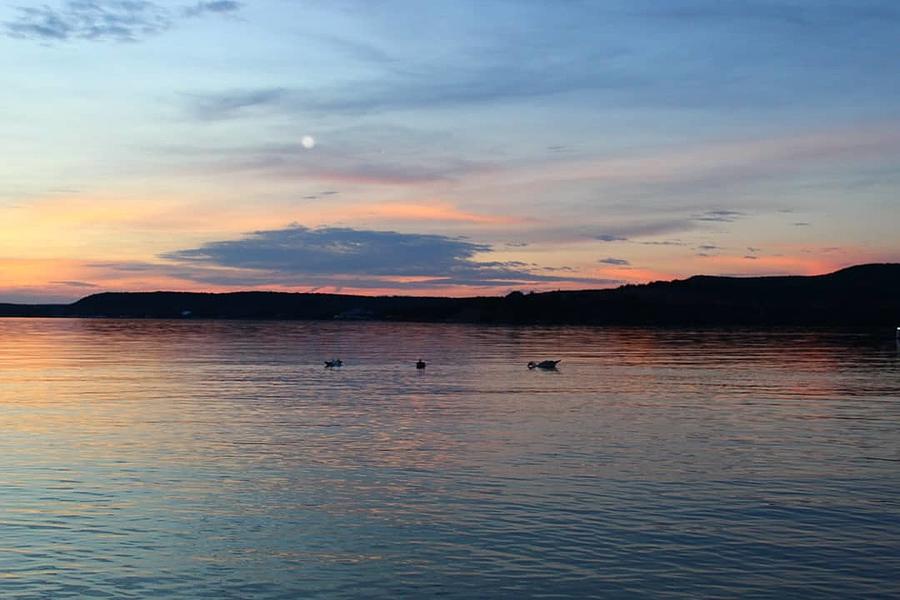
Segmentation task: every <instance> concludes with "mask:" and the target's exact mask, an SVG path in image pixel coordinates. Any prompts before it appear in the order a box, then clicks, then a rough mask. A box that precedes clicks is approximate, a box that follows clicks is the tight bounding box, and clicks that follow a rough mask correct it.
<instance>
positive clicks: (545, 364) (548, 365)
mask: <svg viewBox="0 0 900 600" xmlns="http://www.w3.org/2000/svg"><path fill="white" fill-rule="evenodd" d="M561 362H562V361H561V360H542V361H541V362H534V361H531V362H530V363H528V368H529V369H544V370H545V371H555V370H556V365H558V364H559V363H561Z"/></svg>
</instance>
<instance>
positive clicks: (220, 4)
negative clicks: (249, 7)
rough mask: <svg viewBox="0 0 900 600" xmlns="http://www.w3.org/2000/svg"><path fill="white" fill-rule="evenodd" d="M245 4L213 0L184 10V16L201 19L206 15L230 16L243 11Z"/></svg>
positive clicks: (229, 0)
mask: <svg viewBox="0 0 900 600" xmlns="http://www.w3.org/2000/svg"><path fill="white" fill-rule="evenodd" d="M242 6H243V4H242V3H241V2H235V1H234V0H212V1H210V2H202V1H201V2H197V3H196V4H194V5H193V6H188V7H186V8H185V9H184V10H182V14H184V16H186V17H200V16H203V15H205V14H209V13H212V14H219V15H224V14H229V13H235V12H237V11H239V10H240V9H241V7H242Z"/></svg>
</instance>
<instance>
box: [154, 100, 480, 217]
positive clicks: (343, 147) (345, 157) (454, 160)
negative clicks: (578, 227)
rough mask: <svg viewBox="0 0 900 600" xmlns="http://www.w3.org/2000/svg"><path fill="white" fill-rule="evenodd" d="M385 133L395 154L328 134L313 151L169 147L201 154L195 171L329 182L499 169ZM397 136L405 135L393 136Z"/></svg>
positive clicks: (400, 180) (437, 178) (416, 179)
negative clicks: (433, 151)
mask: <svg viewBox="0 0 900 600" xmlns="http://www.w3.org/2000/svg"><path fill="white" fill-rule="evenodd" d="M247 99H249V97H248V98H247ZM245 100H246V99H245ZM250 106H254V105H252V104H242V103H241V102H240V101H238V100H237V99H235V102H234V103H233V104H232V105H231V107H230V108H224V107H223V108H224V110H226V111H230V110H237V111H240V110H242V109H243V107H250ZM216 110H218V109H216ZM382 135H384V136H385V142H384V143H385V144H386V145H387V144H392V145H393V146H394V152H393V153H392V154H386V153H384V152H381V151H379V148H377V147H376V148H370V147H366V146H365V145H364V144H360V143H358V142H354V141H344V142H342V141H341V140H339V139H335V140H334V144H333V146H331V145H329V141H328V140H327V139H326V141H322V142H320V143H318V144H317V145H316V147H315V149H314V150H310V149H309V148H306V147H304V146H303V144H302V143H285V144H264V145H259V146H255V147H237V148H195V147H186V146H181V147H174V148H167V149H166V150H167V152H168V154H169V155H172V154H179V155H181V156H183V157H185V158H186V159H196V162H194V161H193V160H191V161H190V162H188V161H187V160H185V161H184V163H183V164H187V165H188V166H186V167H184V168H186V169H188V170H191V171H194V170H200V171H204V172H215V173H227V174H231V173H236V172H244V173H256V174H260V175H265V176H267V177H277V178H281V179H300V180H305V181H308V180H316V181H319V182H321V183H326V184H338V183H347V184H372V185H397V186H407V185H409V186H411V185H419V184H426V183H438V182H446V181H450V180H453V179H457V178H459V177H462V176H466V175H472V174H481V173H488V172H490V171H491V170H493V169H494V168H495V167H494V165H492V164H490V163H485V162H478V161H473V160H469V159H465V158H458V157H453V156H430V155H429V154H428V153H426V152H423V151H422V150H421V148H419V146H418V143H419V140H413V141H409V140H406V139H402V134H396V133H392V132H389V133H387V134H384V133H382ZM392 135H394V136H396V137H400V138H401V139H395V138H392V137H391V136H392ZM320 139H321V138H320ZM421 143H425V142H421ZM329 191H330V190H329ZM319 195H329V194H327V193H322V194H319ZM308 199H312V198H308Z"/></svg>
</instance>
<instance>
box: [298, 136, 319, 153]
mask: <svg viewBox="0 0 900 600" xmlns="http://www.w3.org/2000/svg"><path fill="white" fill-rule="evenodd" d="M300 143H301V144H302V145H303V147H304V148H306V149H307V150H311V149H312V148H313V147H314V146H315V145H316V138H314V137H313V136H311V135H304V136H303V137H302V138H300Z"/></svg>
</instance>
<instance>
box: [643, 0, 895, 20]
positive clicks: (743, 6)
mask: <svg viewBox="0 0 900 600" xmlns="http://www.w3.org/2000/svg"><path fill="white" fill-rule="evenodd" d="M648 14H650V15H653V16H659V17H667V18H671V19H677V20H687V21H691V22H696V21H698V20H700V19H706V20H724V21H730V22H734V21H746V20H753V21H759V22H762V23H780V24H786V25H792V26H805V27H821V26H823V25H842V24H845V23H847V22H860V21H863V22H865V21H871V20H877V21H897V20H900V8H898V7H897V6H896V5H894V3H893V2H884V1H879V0H875V1H872V0H864V1H856V2H845V3H841V2H836V3H835V2H807V3H802V2H790V3H788V2H758V3H742V2H733V3H728V2H715V1H713V0H700V1H693V2H679V3H672V4H671V5H669V4H661V5H657V6H655V7H654V8H653V9H651V10H650V11H648Z"/></svg>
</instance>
